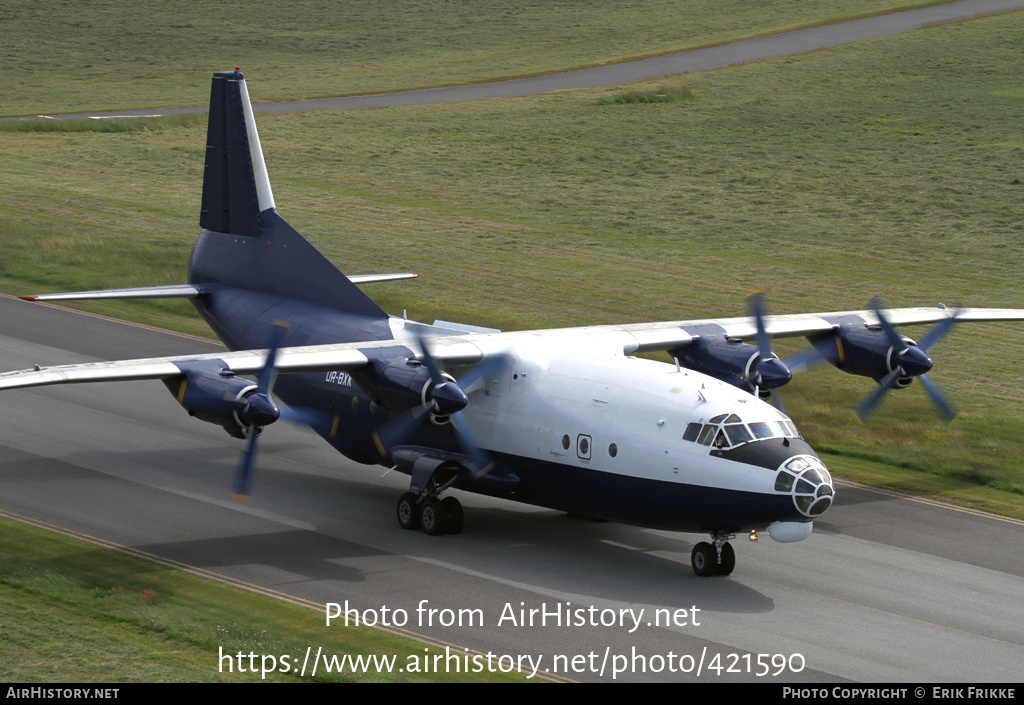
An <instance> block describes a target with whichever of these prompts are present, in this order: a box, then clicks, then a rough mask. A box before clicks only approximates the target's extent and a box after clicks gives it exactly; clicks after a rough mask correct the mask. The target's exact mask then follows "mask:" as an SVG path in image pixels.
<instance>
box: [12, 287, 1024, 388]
mask: <svg viewBox="0 0 1024 705" xmlns="http://www.w3.org/2000/svg"><path fill="white" fill-rule="evenodd" d="M885 314H886V316H887V317H888V318H889V319H890V320H891V322H892V323H893V324H895V325H913V324H924V323H935V322H937V321H942V320H944V319H947V318H950V317H953V316H955V317H956V319H957V321H958V322H968V321H1017V320H1024V309H989V308H985V309H977V308H975V309H970V308H968V309H947V308H942V307H935V308H902V309H890V310H888V311H886V312H885ZM857 321H860V322H862V323H864V324H867V325H875V324H877V323H878V317H877V315H876V314H875V313H874V312H873V311H869V310H860V311H836V312H831V313H808V314H787V315H775V316H766V317H765V327H766V330H767V332H768V335H770V336H772V337H776V338H784V337H797V336H815V335H822V334H827V333H829V332H831V331H833V330H835V329H836V328H837V327H838V326H839V325H840V324H841V323H852V322H857ZM425 327H427V328H429V326H425ZM756 334H757V331H756V323H755V321H754V319H753V318H752V317H749V316H746V317H738V318H709V319H698V320H689V321H668V322H661V323H635V324H627V325H611V326H587V327H582V328H559V329H550V330H531V331H509V332H495V333H481V334H461V335H441V336H436V337H429V338H428V340H429V345H430V352H431V355H432V356H433V357H434V358H435V359H436V360H437V361H438V363H440V364H444V365H469V364H473V363H475V362H478V361H480V360H482V359H484V358H485V357H487V356H490V355H494V354H502V353H506V352H508V350H510V349H512V348H514V347H515V346H516V344H517V342H520V341H524V340H527V339H534V340H536V339H538V338H544V337H550V338H551V339H552V340H554V339H555V338H561V339H563V340H566V339H570V338H573V337H574V336H582V337H583V338H586V339H595V340H599V341H602V342H603V343H605V344H608V345H609V346H610V347H611V348H612V349H615V350H618V349H621V352H622V353H623V354H626V355H632V354H635V353H642V352H653V351H664V350H674V349H678V348H682V347H686V346H687V345H689V344H691V343H692V342H693V341H694V340H696V339H698V338H700V337H701V336H719V337H726V338H740V339H744V340H753V339H754V338H755V337H756ZM428 335H429V334H428ZM388 347H407V348H409V349H410V350H412V351H413V352H414V354H419V344H418V343H417V342H416V340H415V339H408V340H378V341H367V342H356V343H339V344H328V345H311V346H303V347H287V348H281V349H280V350H278V357H277V361H276V364H275V368H276V369H277V370H278V371H279V372H284V373H288V372H319V371H327V370H353V369H358V368H360V367H363V366H365V365H367V364H368V363H369V362H370V358H371V356H372V355H373V352H372V351H373V350H375V349H379V348H388ZM266 358H267V350H240V351H235V352H224V353H206V354H203V355H186V356H178V357H165V358H146V359H140V360H119V361H113V362H91V363H82V364H75V365H60V366H54V367H37V368H35V369H31V370H20V371H16V372H6V373H2V374H0V389H17V388H23V387H36V386H43V385H52V384H64V383H78V382H110V381H116V380H132V379H166V378H170V377H176V376H178V375H180V374H182V368H183V366H184V367H188V366H189V365H190V364H192V363H203V362H207V361H219V362H221V363H222V364H223V368H224V369H226V370H231V371H232V372H234V373H235V374H239V375H246V374H257V373H259V372H260V370H261V369H262V368H263V366H264V363H265V362H266Z"/></svg>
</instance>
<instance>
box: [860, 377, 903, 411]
mask: <svg viewBox="0 0 1024 705" xmlns="http://www.w3.org/2000/svg"><path fill="white" fill-rule="evenodd" d="M899 374H900V371H899V370H893V371H892V372H890V373H889V374H887V375H886V376H885V377H883V378H882V381H881V382H879V383H878V388H877V389H875V390H874V391H872V392H871V393H870V394H868V395H867V396H866V397H864V399H863V401H861V403H860V404H858V405H857V416H858V417H859V418H860V420H861V421H867V420H868V417H870V416H871V414H872V413H874V411H875V408H876V407H877V406H878V405H879V404H880V403H881V402H882V400H883V399H885V395H886V394H888V393H889V392H890V391H892V386H893V384H895V382H896V379H897V378H898V377H899Z"/></svg>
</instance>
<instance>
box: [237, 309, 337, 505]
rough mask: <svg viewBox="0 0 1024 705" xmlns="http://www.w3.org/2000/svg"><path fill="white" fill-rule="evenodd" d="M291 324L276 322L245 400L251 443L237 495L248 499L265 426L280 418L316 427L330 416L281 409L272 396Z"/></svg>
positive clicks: (241, 468)
mask: <svg viewBox="0 0 1024 705" xmlns="http://www.w3.org/2000/svg"><path fill="white" fill-rule="evenodd" d="M287 328H288V324H287V323H286V322H284V321H280V320H275V321H274V329H273V331H272V332H271V336H270V347H269V348H268V350H267V359H266V361H265V362H264V363H263V369H261V370H260V374H259V377H258V378H257V380H256V387H257V389H256V391H254V392H252V393H250V394H249V395H248V396H247V397H246V398H245V399H246V402H247V403H246V405H245V407H244V408H243V410H242V411H241V412H240V415H241V416H242V417H243V418H244V419H245V420H246V421H247V422H248V423H249V431H248V442H247V443H246V445H245V450H244V451H243V452H242V457H241V459H240V460H239V463H238V471H237V472H236V474H235V487H234V494H235V496H236V497H240V498H246V499H247V498H248V497H249V492H250V490H251V489H252V474H253V467H254V465H255V460H256V439H257V438H259V436H260V433H261V432H262V431H263V427H264V426H268V425H270V424H272V423H274V422H275V421H277V420H278V419H284V420H286V421H290V422H292V423H295V424H304V425H307V426H316V425H317V424H320V423H323V422H324V420H325V418H326V417H327V414H326V412H323V411H320V410H318V409H313V408H299V407H296V408H291V407H284V408H281V407H279V406H278V405H277V403H276V402H274V400H273V398H272V397H271V396H270V391H271V389H273V386H274V377H275V375H274V373H275V372H276V369H275V364H276V362H277V351H278V349H279V348H280V347H281V341H282V340H283V339H284V334H285V330H286V329H287Z"/></svg>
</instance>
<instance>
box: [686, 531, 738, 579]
mask: <svg viewBox="0 0 1024 705" xmlns="http://www.w3.org/2000/svg"><path fill="white" fill-rule="evenodd" d="M711 538H712V540H713V541H714V543H713V544H712V543H708V542H707V541H701V542H700V543H698V544H697V545H696V546H694V547H693V552H692V553H690V564H691V565H692V566H693V572H694V573H696V574H697V575H699V576H701V577H702V578H706V577H709V576H711V575H729V574H730V573H732V570H733V568H735V567H736V552H735V551H733V549H732V546H731V545H730V544H729V539H732V538H736V534H726V533H722V532H715V533H713V534H711Z"/></svg>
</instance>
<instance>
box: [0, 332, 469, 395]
mask: <svg viewBox="0 0 1024 705" xmlns="http://www.w3.org/2000/svg"><path fill="white" fill-rule="evenodd" d="M407 342H409V341H400V340H398V341H396V340H381V341H372V342H365V343H342V344H335V345H310V346H302V347H291V348H281V349H279V350H278V351H277V361H276V363H275V365H274V367H275V369H276V370H277V371H279V372H321V371H325V370H353V369H358V368H360V367H362V366H364V365H366V364H368V363H369V360H370V358H369V357H368V354H367V353H369V354H371V355H372V352H370V351H372V350H373V349H375V348H384V347H395V346H402V347H409V346H408V345H406V343H407ZM413 345H414V344H413ZM437 347H438V350H439V356H438V357H439V359H441V360H443V361H444V362H447V363H450V364H469V363H472V362H475V361H477V360H480V359H481V358H482V357H483V352H482V350H481V349H480V347H478V346H476V345H473V344H471V343H468V342H466V341H464V337H463V336H452V337H450V338H438V346H437ZM411 349H413V350H415V349H416V348H415V345H414V347H412V348H411ZM431 351H433V347H432V348H431ZM267 352H268V351H267V350H239V351H235V352H224V353H205V354H202V355H179V356H177V357H152V358H144V359H140V360H117V361H112V362H86V363H80V364H75V365H58V366H54V367H39V366H37V367H36V368H34V369H31V370H19V371H16V372H6V373H2V374H0V389H19V388H24V387H40V386H46V385H52V384H68V383H79V382H113V381H118V380H138V379H166V378H170V377H177V376H178V375H180V374H182V371H183V368H187V367H188V366H189V365H190V364H195V363H205V362H219V363H221V364H222V365H223V369H225V370H230V371H232V372H234V373H235V374H238V375H247V374H258V373H259V372H260V370H262V369H263V366H264V364H265V363H266V359H267Z"/></svg>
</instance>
